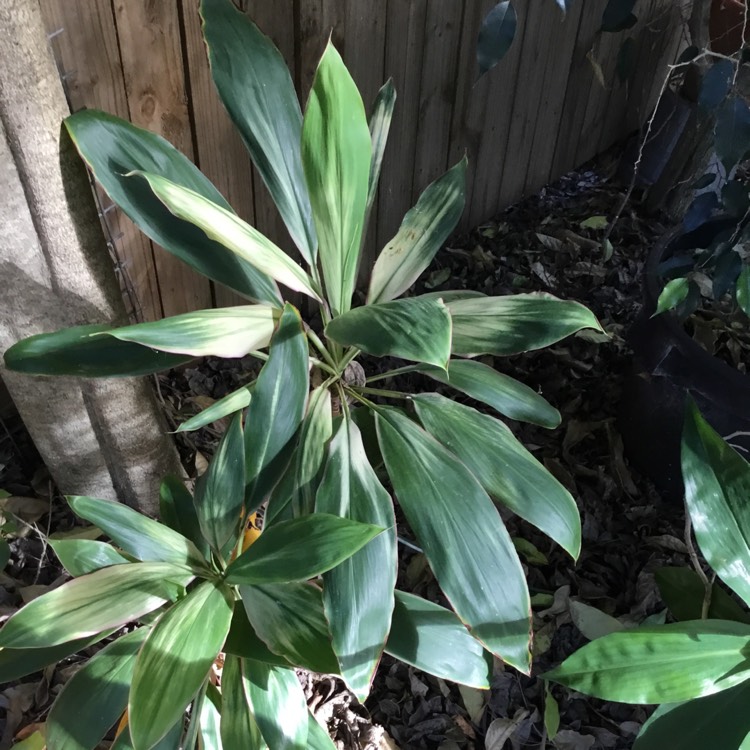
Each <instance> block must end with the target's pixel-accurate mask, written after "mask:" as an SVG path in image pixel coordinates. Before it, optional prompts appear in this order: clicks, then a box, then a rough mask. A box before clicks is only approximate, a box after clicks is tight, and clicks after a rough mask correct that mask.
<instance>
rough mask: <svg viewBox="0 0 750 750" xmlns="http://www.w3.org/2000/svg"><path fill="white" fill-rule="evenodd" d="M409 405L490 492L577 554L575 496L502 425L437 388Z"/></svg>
mask: <svg viewBox="0 0 750 750" xmlns="http://www.w3.org/2000/svg"><path fill="white" fill-rule="evenodd" d="M414 405H415V407H416V410H417V414H418V415H419V418H420V420H421V421H422V424H423V425H424V426H425V429H426V430H427V431H428V432H429V433H430V434H431V435H434V436H435V437H436V438H437V439H438V440H439V441H440V442H441V443H443V445H445V446H446V447H448V448H449V449H450V450H451V451H452V452H453V453H454V454H455V455H456V456H458V458H459V459H460V460H461V461H462V462H463V463H464V465H465V466H467V467H468V468H469V470H470V471H471V473H472V474H473V475H474V476H475V477H476V478H477V479H478V480H479V482H480V484H481V485H482V486H483V487H484V489H485V490H487V492H488V493H489V494H490V495H492V497H494V498H496V499H497V500H499V501H500V502H501V503H502V504H503V505H505V506H506V507H508V508H510V509H511V510H512V511H513V512H514V513H517V514H518V515H519V516H521V518H523V519H524V520H526V521H528V522H529V523H532V524H534V526H536V527H537V528H538V529H540V530H541V531H543V532H544V533H545V534H547V536H549V537H550V538H551V539H554V540H555V541H556V542H557V543H558V544H559V545H560V546H561V547H563V548H564V549H565V550H567V552H568V553H569V554H570V555H571V556H572V557H573V558H577V557H578V555H579V553H580V551H581V520H580V517H579V515H578V508H577V507H576V504H575V500H573V498H572V497H571V495H570V493H569V492H568V491H567V490H566V489H565V488H564V487H563V486H562V484H560V482H558V481H557V479H555V478H554V477H553V476H552V474H550V473H549V472H548V471H547V469H545V468H544V466H542V464H540V463H539V462H538V461H537V460H536V459H535V458H534V456H532V455H531V453H529V452H528V451H527V450H526V449H525V448H524V447H523V445H521V443H519V442H518V440H517V439H516V438H515V436H514V435H513V433H512V432H511V431H510V430H509V429H508V427H507V426H506V425H504V424H503V423H502V422H500V421H499V420H497V419H494V418H493V417H490V416H489V415H487V414H482V413H480V412H478V411H477V410H476V409H472V408H471V407H470V406H464V405H463V404H458V403H456V402H455V401H451V400H450V399H448V398H445V397H444V396H439V395H438V394H437V393H431V394H427V393H425V394H420V395H418V396H415V397H414Z"/></svg>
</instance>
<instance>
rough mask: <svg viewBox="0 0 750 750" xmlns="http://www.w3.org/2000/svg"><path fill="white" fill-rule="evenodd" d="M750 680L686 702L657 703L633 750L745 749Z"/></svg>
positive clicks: (749, 729)
mask: <svg viewBox="0 0 750 750" xmlns="http://www.w3.org/2000/svg"><path fill="white" fill-rule="evenodd" d="M748 700H750V682H747V681H746V682H744V683H742V684H740V685H737V686H736V687H733V688H730V689H729V690H722V692H721V693H716V694H714V695H708V696H706V697H705V698H696V699H695V700H692V701H689V702H686V703H677V704H670V703H666V704H664V705H663V706H659V708H657V709H656V712H655V713H653V714H652V715H651V717H650V718H649V720H648V721H647V722H646V723H645V724H644V725H643V728H642V729H641V732H640V734H639V735H638V738H637V739H636V741H635V744H634V745H633V750H665V748H668V747H675V748H679V749H680V750H706V748H716V750H724V748H726V750H744V748H745V745H743V744H742V743H743V741H745V740H746V738H747V737H748V733H750V716H748V713H747V704H748Z"/></svg>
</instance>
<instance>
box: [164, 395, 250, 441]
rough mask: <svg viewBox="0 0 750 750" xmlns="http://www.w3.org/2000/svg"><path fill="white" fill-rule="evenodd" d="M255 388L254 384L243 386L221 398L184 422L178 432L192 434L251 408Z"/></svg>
mask: <svg viewBox="0 0 750 750" xmlns="http://www.w3.org/2000/svg"><path fill="white" fill-rule="evenodd" d="M254 386H255V384H254V383H251V384H250V385H243V386H242V388H238V389H237V390H236V391H232V393H230V394H228V395H227V396H224V398H220V399H219V400H218V401H216V402H214V403H213V404H211V406H208V407H206V408H205V409H203V411H201V412H199V413H198V414H196V415H195V416H194V417H190V419H188V420H187V421H185V422H183V423H182V424H181V425H180V426H179V427H178V428H177V430H176V432H191V431H192V430H199V429H200V428H201V427H205V426H206V425H207V424H211V423H212V422H218V421H219V420H220V419H223V418H224V417H227V416H229V415H230V414H234V412H236V411H240V410H241V409H244V408H245V407H247V406H249V405H250V401H252V398H253V396H252V392H253V388H254Z"/></svg>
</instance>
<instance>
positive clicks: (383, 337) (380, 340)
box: [325, 297, 451, 369]
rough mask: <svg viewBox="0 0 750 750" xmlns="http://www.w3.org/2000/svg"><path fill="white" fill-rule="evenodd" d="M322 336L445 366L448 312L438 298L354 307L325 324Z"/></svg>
mask: <svg viewBox="0 0 750 750" xmlns="http://www.w3.org/2000/svg"><path fill="white" fill-rule="evenodd" d="M325 332H326V336H327V337H328V338H329V339H332V340H333V341H335V342H336V343H338V344H342V345H343V346H356V347H357V348H358V349H361V350H362V351H363V352H367V354H372V355H373V356H375V357H387V356H391V357H403V358H404V359H410V360H413V361H416V362H425V363H426V364H431V365H436V366H437V367H442V368H443V369H445V368H446V367H447V365H448V359H449V357H450V352H451V316H450V315H449V314H448V310H447V308H446V307H445V305H444V304H443V302H442V300H440V299H436V300H425V299H420V298H419V297H409V298H407V299H400V300H396V301H395V302H382V303H380V304H377V305H366V306H364V307H355V308H354V309H353V310H350V311H349V312H348V313H345V314H344V315H340V316H339V317H338V318H334V319H333V320H332V321H331V322H330V323H329V324H328V325H327V326H326V331H325Z"/></svg>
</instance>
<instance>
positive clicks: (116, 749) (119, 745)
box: [110, 717, 183, 750]
mask: <svg viewBox="0 0 750 750" xmlns="http://www.w3.org/2000/svg"><path fill="white" fill-rule="evenodd" d="M182 719H183V717H180V720H179V721H178V722H177V723H176V724H175V725H174V726H173V727H172V728H171V729H170V730H169V731H168V732H167V733H166V734H165V735H164V737H163V738H162V739H161V740H159V742H157V743H156V744H155V745H154V746H153V748H151V750H180V740H181V739H182V729H183V720H182ZM110 750H134V748H133V741H132V739H131V737H130V727H125V728H124V729H123V730H122V732H120V734H119V736H118V737H117V739H116V740H115V741H114V743H113V744H112V747H111V748H110Z"/></svg>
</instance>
